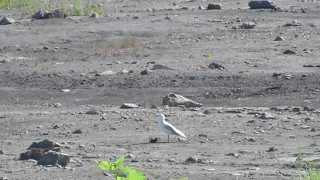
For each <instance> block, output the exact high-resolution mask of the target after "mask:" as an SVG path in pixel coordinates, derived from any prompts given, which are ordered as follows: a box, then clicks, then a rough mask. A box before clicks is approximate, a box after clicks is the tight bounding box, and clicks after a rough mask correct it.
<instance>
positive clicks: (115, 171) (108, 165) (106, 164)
mask: <svg viewBox="0 0 320 180" xmlns="http://www.w3.org/2000/svg"><path fill="white" fill-rule="evenodd" d="M123 162H124V157H119V158H118V159H117V160H116V162H115V163H113V162H110V161H97V163H98V165H99V166H100V168H101V169H102V170H109V171H111V173H112V175H113V177H114V180H145V179H146V178H147V175H146V174H145V173H143V172H141V171H138V170H135V169H133V168H131V167H129V166H124V165H123Z"/></svg>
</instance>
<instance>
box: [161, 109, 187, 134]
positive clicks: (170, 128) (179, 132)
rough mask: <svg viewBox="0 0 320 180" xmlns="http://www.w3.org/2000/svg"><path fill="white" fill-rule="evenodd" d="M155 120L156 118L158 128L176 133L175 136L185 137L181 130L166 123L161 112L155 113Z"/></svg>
mask: <svg viewBox="0 0 320 180" xmlns="http://www.w3.org/2000/svg"><path fill="white" fill-rule="evenodd" d="M157 120H158V128H159V129H160V130H161V131H162V132H164V133H166V134H168V135H170V134H172V135H176V136H181V137H184V138H187V136H186V135H185V134H184V133H183V132H181V131H180V130H179V129H177V128H175V127H174V126H173V125H172V124H170V123H168V122H167V121H165V116H164V115H163V114H160V113H159V114H157Z"/></svg>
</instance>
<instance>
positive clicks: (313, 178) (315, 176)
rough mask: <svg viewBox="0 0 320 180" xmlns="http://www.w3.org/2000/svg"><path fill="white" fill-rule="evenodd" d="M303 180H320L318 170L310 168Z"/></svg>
mask: <svg viewBox="0 0 320 180" xmlns="http://www.w3.org/2000/svg"><path fill="white" fill-rule="evenodd" d="M303 180H320V171H319V170H312V169H310V170H309V171H308V173H307V174H306V175H305V176H304V177H303Z"/></svg>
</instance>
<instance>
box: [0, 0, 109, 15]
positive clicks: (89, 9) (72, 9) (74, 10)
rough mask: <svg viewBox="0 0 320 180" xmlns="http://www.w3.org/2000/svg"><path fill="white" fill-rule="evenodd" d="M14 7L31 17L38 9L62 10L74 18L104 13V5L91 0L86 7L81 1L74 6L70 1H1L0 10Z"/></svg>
mask: <svg viewBox="0 0 320 180" xmlns="http://www.w3.org/2000/svg"><path fill="white" fill-rule="evenodd" d="M13 7H23V8H24V9H25V10H26V11H27V13H28V14H29V15H32V14H33V13H34V11H35V10H37V9H42V10H44V11H51V10H53V9H56V8H61V9H63V11H64V12H65V13H66V14H68V15H72V16H82V15H86V16H88V15H90V14H91V13H93V12H94V13H97V14H99V15H103V13H104V11H103V7H102V5H100V4H97V3H92V2H91V0H87V3H86V6H85V7H83V6H82V5H81V0H75V1H74V3H73V4H70V2H69V1H68V0H57V1H55V2H51V1H49V0H0V9H3V8H6V9H9V8H13Z"/></svg>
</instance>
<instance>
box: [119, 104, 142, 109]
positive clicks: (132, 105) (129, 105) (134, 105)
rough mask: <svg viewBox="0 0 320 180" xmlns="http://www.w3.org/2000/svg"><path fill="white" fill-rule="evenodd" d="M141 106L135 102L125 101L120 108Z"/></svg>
mask: <svg viewBox="0 0 320 180" xmlns="http://www.w3.org/2000/svg"><path fill="white" fill-rule="evenodd" d="M138 107H139V106H138V105H136V104H133V103H123V104H122V105H121V107H120V109H133V108H138Z"/></svg>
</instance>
